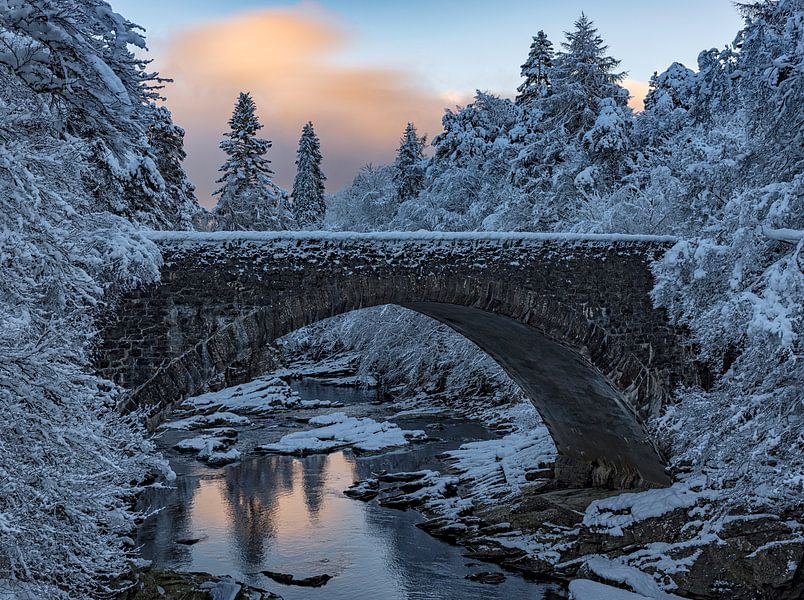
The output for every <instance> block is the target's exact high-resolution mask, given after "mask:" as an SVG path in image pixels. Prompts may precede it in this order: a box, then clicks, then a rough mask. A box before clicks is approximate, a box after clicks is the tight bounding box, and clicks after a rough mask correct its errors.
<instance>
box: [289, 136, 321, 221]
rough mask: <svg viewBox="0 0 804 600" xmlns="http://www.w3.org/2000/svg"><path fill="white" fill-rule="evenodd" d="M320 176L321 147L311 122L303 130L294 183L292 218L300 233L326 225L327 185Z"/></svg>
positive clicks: (297, 154)
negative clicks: (325, 193)
mask: <svg viewBox="0 0 804 600" xmlns="http://www.w3.org/2000/svg"><path fill="white" fill-rule="evenodd" d="M326 179H327V178H326V176H325V175H324V174H323V173H322V172H321V143H320V141H319V139H318V136H317V135H316V134H315V130H314V129H313V124H312V122H308V123H307V124H306V125H305V126H304V128H303V129H302V134H301V138H300V139H299V149H298V150H297V151H296V178H295V179H294V180H293V192H292V194H291V197H292V198H293V214H294V216H295V218H296V224H297V225H298V227H299V228H300V229H315V228H319V227H321V225H322V224H323V223H324V213H325V212H326V204H325V203H324V182H325V181H326Z"/></svg>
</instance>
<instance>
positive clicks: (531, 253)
mask: <svg viewBox="0 0 804 600" xmlns="http://www.w3.org/2000/svg"><path fill="white" fill-rule="evenodd" d="M146 235H147V237H148V238H149V239H151V240H152V241H154V242H156V243H157V244H158V245H159V246H160V247H161V248H162V249H163V253H164V255H165V259H166V260H168V261H175V260H177V259H178V258H179V257H181V256H186V255H187V254H189V253H192V254H194V255H195V256H196V258H197V259H198V260H200V261H203V262H208V261H213V262H214V261H217V260H221V259H222V258H223V257H225V256H232V255H233V254H239V255H241V256H242V257H243V258H245V257H246V256H250V257H252V259H254V260H258V261H260V262H264V261H266V260H267V259H268V258H269V257H270V258H271V259H273V260H283V259H284V260H287V259H289V258H290V257H295V258H296V259H297V260H296V262H295V263H294V264H293V265H291V264H288V265H287V266H288V268H296V269H298V268H300V267H301V265H303V264H308V265H309V264H316V263H319V262H320V261H322V260H326V259H335V260H342V259H353V263H352V267H353V270H354V269H360V268H364V267H366V266H369V267H371V268H372V269H373V270H374V269H376V268H377V267H378V266H380V264H381V259H385V260H386V261H388V262H389V264H395V265H397V266H401V265H407V266H408V267H413V266H418V267H419V268H422V267H427V266H436V267H442V266H443V265H444V261H447V260H451V259H460V260H462V261H464V262H465V261H466V260H467V259H468V258H469V257H471V259H472V262H473V264H474V266H476V267H477V266H481V265H488V264H492V263H495V262H506V263H507V264H509V265H512V266H517V263H518V262H519V259H520V258H521V259H528V260H530V261H531V262H532V261H533V260H534V259H535V257H537V256H538V257H539V260H540V261H545V260H549V261H566V260H570V259H572V258H573V257H576V258H578V257H580V256H586V257H587V258H590V259H591V258H599V259H601V260H606V257H607V256H608V255H612V254H614V255H624V254H625V255H634V256H639V257H642V258H644V259H645V262H646V263H650V262H651V261H653V260H654V259H655V258H657V257H659V256H660V255H661V254H662V253H663V252H664V251H665V250H667V249H669V248H670V247H671V246H672V245H673V244H674V243H675V242H676V241H677V239H676V238H673V237H669V236H648V235H628V234H578V233H532V232H432V231H383V232H372V233H362V232H350V231H338V232H333V231H254V232H252V231H235V232H228V231H223V232H212V233H204V232H190V231H158V232H148V233H147V234H146ZM235 248H237V250H235ZM216 256H217V258H215V257H216ZM526 262H527V261H526ZM436 270H438V269H436Z"/></svg>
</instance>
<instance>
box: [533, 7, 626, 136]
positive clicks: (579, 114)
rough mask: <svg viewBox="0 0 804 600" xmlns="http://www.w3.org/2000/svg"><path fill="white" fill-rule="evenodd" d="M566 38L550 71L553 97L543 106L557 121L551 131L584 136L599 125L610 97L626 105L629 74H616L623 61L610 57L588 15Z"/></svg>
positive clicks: (576, 24) (549, 116)
mask: <svg viewBox="0 0 804 600" xmlns="http://www.w3.org/2000/svg"><path fill="white" fill-rule="evenodd" d="M565 35H566V38H567V39H566V41H565V42H562V44H561V45H562V46H563V48H564V51H563V52H559V53H558V55H556V57H555V60H554V61H553V68H552V69H551V70H550V74H551V77H552V81H551V94H550V96H549V97H548V98H546V99H545V101H544V103H543V104H544V106H545V112H546V113H547V116H548V118H551V119H552V120H553V122H552V123H551V126H552V127H551V128H562V129H563V130H564V131H565V132H566V133H567V134H569V135H571V136H572V135H575V134H579V133H580V135H583V134H584V133H585V132H587V131H588V130H589V129H590V128H591V127H592V126H593V125H594V124H595V121H596V120H597V117H598V115H599V114H600V109H601V108H602V104H603V103H601V100H604V99H608V98H610V99H612V100H614V102H615V104H617V105H618V106H622V107H625V106H626V104H627V103H628V90H626V89H625V88H623V87H622V86H620V85H619V84H620V83H621V82H622V80H623V79H625V75H626V74H625V73H619V72H615V69H616V68H617V66H618V65H619V64H620V61H619V60H617V59H615V58H612V57H611V56H608V55H607V54H606V51H607V50H608V46H606V44H605V42H604V41H603V38H601V37H600V35H599V34H598V32H597V29H596V28H595V26H594V23H593V22H592V21H591V20H590V19H589V18H588V17H587V16H586V15H585V14H583V13H582V14H581V17H580V18H579V19H578V20H577V21H575V30H574V31H569V32H566V34H565Z"/></svg>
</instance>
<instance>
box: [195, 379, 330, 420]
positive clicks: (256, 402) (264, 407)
mask: <svg viewBox="0 0 804 600" xmlns="http://www.w3.org/2000/svg"><path fill="white" fill-rule="evenodd" d="M275 375H276V374H272V375H268V376H265V377H258V378H257V379H254V380H252V381H250V382H248V383H244V384H242V385H236V386H232V387H228V388H225V389H222V390H220V391H217V392H207V393H205V394H201V395H200V396H194V397H192V398H188V399H187V400H185V401H184V402H183V403H182V408H186V409H194V410H204V409H208V408H209V407H216V408H219V409H224V410H226V411H229V412H233V413H237V414H242V413H246V414H264V413H269V412H272V411H275V410H278V409H290V408H300V407H302V408H329V407H334V406H338V405H339V403H337V402H333V401H330V400H302V399H301V398H300V397H299V395H298V394H297V393H296V392H294V391H293V390H292V389H291V388H290V386H289V385H288V384H287V383H286V382H284V381H283V380H281V379H279V378H278V377H276V376H275Z"/></svg>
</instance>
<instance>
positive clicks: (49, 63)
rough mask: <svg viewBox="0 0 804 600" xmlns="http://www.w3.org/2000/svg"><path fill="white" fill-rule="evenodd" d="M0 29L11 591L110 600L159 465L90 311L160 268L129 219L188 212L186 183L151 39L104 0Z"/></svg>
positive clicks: (19, 14)
mask: <svg viewBox="0 0 804 600" xmlns="http://www.w3.org/2000/svg"><path fill="white" fill-rule="evenodd" d="M0 40H2V43H0V279H2V281H3V285H2V286H0V322H1V323H2V324H3V325H2V327H0V413H2V415H3V419H2V420H1V421H0V595H4V596H8V597H12V598H14V597H20V598H54V599H67V598H87V597H97V596H99V595H102V594H103V593H107V594H108V590H104V589H103V587H104V586H105V585H109V582H110V581H111V578H113V577H115V576H117V575H119V574H120V573H121V572H123V571H124V570H125V569H127V568H128V563H129V559H130V557H131V554H130V552H131V550H130V546H129V544H128V543H127V542H129V538H128V536H129V535H130V532H131V529H132V528H133V527H134V524H135V515H134V514H133V513H132V511H131V510H130V508H129V507H130V506H131V505H132V501H133V497H134V495H135V494H136V493H137V491H138V490H139V489H140V488H139V485H140V482H142V481H144V480H145V479H146V477H148V476H149V474H150V473H151V472H152V471H153V470H154V469H157V468H161V467H163V466H164V465H162V463H161V461H160V460H158V459H157V457H155V456H154V448H153V445H152V444H151V443H150V442H148V441H146V439H145V438H144V436H143V433H144V432H143V428H142V423H141V421H140V416H139V415H130V416H129V417H123V416H121V415H120V414H119V413H118V412H117V410H116V408H117V407H116V404H117V402H118V401H119V399H120V390H119V389H118V388H116V386H114V385H113V384H112V383H111V382H109V381H104V380H101V379H100V378H98V377H96V376H95V375H94V374H93V372H94V365H93V356H92V353H93V345H94V336H95V331H96V326H95V323H94V318H95V316H96V314H97V312H98V310H99V309H100V308H102V307H103V306H104V305H105V304H108V303H110V302H113V300H114V295H115V294H116V293H118V292H119V291H121V290H124V289H125V288H127V287H129V286H132V285H138V284H142V283H146V282H150V281H153V280H154V279H155V278H157V277H158V276H159V266H160V262H161V257H160V256H159V252H158V249H157V248H156V247H155V245H154V244H153V243H151V242H149V241H148V240H147V239H146V238H145V237H144V236H143V235H142V233H141V232H140V230H139V229H140V226H139V225H133V224H132V223H131V222H129V221H127V220H126V219H124V218H122V217H120V216H119V215H126V216H128V217H129V218H132V219H136V220H138V221H140V222H141V223H146V224H150V225H152V226H159V227H170V226H175V224H177V223H181V219H182V217H181V215H178V214H177V211H179V204H180V202H179V201H177V203H176V204H173V205H169V204H167V205H166V204H162V201H163V200H165V194H166V193H167V192H166V188H167V186H166V182H167V181H178V180H179V179H182V177H181V175H180V173H178V171H176V172H174V173H172V174H171V173H170V172H169V171H170V169H177V170H178V169H180V167H178V166H177V165H176V164H173V165H171V167H170V169H166V171H165V173H164V175H163V173H162V168H163V167H164V166H163V165H160V164H159V160H161V159H159V157H160V156H161V157H165V156H167V154H165V150H164V148H162V149H160V148H158V147H157V146H158V144H157V143H156V141H155V140H154V143H155V146H154V147H152V146H151V145H150V141H149V139H148V135H147V132H148V130H149V128H150V127H151V126H152V125H153V124H154V120H153V119H152V118H151V116H152V113H151V111H152V107H151V106H150V100H152V99H153V88H152V87H151V86H152V85H153V84H152V79H151V76H149V75H146V74H145V72H144V62H142V61H140V60H139V59H136V58H135V57H134V55H133V54H132V53H131V52H130V49H129V46H130V45H134V46H136V47H144V40H143V38H142V37H141V36H140V35H139V34H138V33H136V32H135V31H134V28H133V25H131V24H130V23H129V22H128V21H126V20H125V19H123V18H122V17H120V16H119V15H117V14H116V13H114V12H113V11H112V9H111V8H110V7H109V5H108V4H106V3H105V2H99V1H93V0H90V1H87V2H71V1H68V0H64V1H59V2H54V1H46V0H29V1H26V2H16V1H15V2H11V1H7V0H4V1H2V2H0ZM149 115H151V116H149ZM160 119H161V120H162V122H163V124H164V125H165V126H168V122H169V115H167V114H164V113H163V114H162V115H160ZM174 133H175V132H174ZM158 159H159V160H158Z"/></svg>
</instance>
